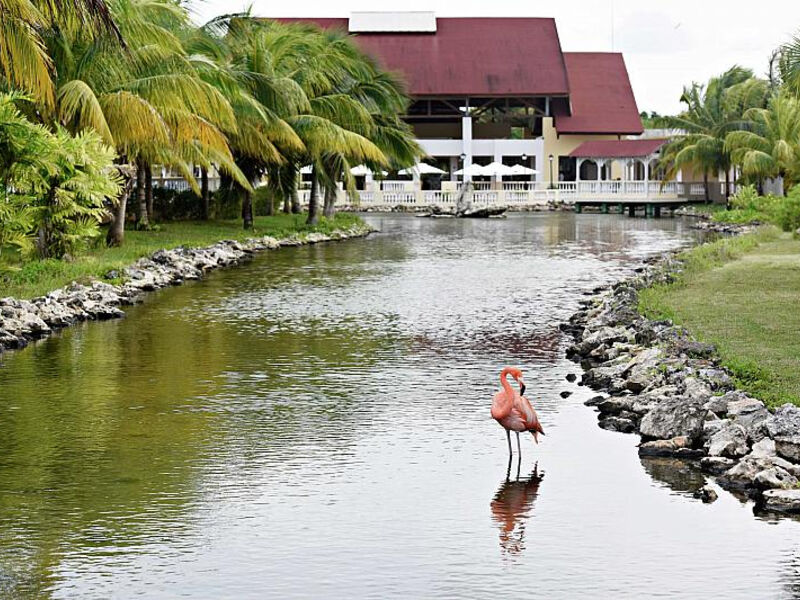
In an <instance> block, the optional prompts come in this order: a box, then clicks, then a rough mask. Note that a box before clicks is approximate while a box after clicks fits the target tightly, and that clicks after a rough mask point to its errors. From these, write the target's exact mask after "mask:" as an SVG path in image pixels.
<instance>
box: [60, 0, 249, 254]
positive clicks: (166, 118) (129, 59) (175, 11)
mask: <svg viewBox="0 0 800 600" xmlns="http://www.w3.org/2000/svg"><path fill="white" fill-rule="evenodd" d="M109 6H110V8H111V10H112V14H114V16H115V19H116V21H117V23H118V24H119V27H120V31H121V32H122V34H123V36H125V37H126V39H128V40H129V43H128V48H127V49H122V48H120V47H118V46H115V47H109V44H108V42H107V41H106V40H103V39H96V38H95V37H93V36H87V35H85V34H84V32H83V30H82V29H81V28H78V27H74V28H64V29H59V30H58V31H57V32H55V33H53V34H52V35H51V36H49V38H48V45H49V47H50V48H51V55H52V57H53V62H54V65H55V67H56V108H55V116H56V119H57V120H58V121H59V122H60V123H62V124H64V125H65V126H67V127H68V128H69V129H70V130H72V131H76V132H77V131H81V130H84V129H93V130H94V131H96V132H97V133H98V134H99V135H100V136H101V137H102V138H103V139H104V140H105V141H106V142H107V143H108V144H110V145H112V146H113V147H115V148H116V149H117V152H118V154H119V155H120V156H121V157H122V161H123V162H126V161H130V162H131V163H133V164H136V166H137V168H138V170H139V172H143V171H144V170H145V169H148V168H149V164H150V163H161V164H165V165H170V166H172V167H174V168H176V169H178V170H179V171H180V172H181V173H182V174H183V175H184V176H185V177H186V178H187V179H188V180H189V182H190V184H191V185H192V187H193V188H194V189H199V188H198V186H197V182H196V181H194V178H193V176H192V170H191V167H190V165H191V164H192V163H194V162H198V161H199V160H206V161H207V160H209V158H210V159H213V161H214V162H215V163H216V164H218V165H220V167H221V168H222V169H225V170H227V171H228V172H229V173H231V174H232V176H234V177H236V178H238V179H239V180H240V181H242V183H243V184H244V185H247V183H246V181H245V180H244V177H243V176H242V175H241V172H240V171H239V169H238V168H237V167H236V165H235V163H234V160H233V156H232V155H231V153H230V149H229V147H228V143H227V139H226V137H225V135H224V134H223V132H222V130H221V128H223V127H224V128H228V129H232V128H234V127H235V119H234V114H233V111H232V109H231V107H230V105H229V103H228V102H227V100H226V99H225V98H224V96H222V94H220V93H219V92H218V90H216V89H215V88H214V87H213V86H212V85H209V84H208V83H206V82H205V81H203V80H202V79H201V78H200V77H198V76H197V73H196V71H195V69H194V67H193V66H192V64H191V63H190V61H189V59H188V57H187V56H186V55H185V53H184V52H183V49H182V47H181V44H180V42H179V40H178V39H177V37H176V36H175V35H174V34H173V29H175V28H179V27H181V26H184V25H185V23H186V12H185V10H183V9H182V8H180V7H178V6H177V5H175V4H173V3H172V2H169V0H112V1H111V2H110V3H109ZM121 173H123V175H126V176H130V175H131V173H130V172H129V170H128V169H122V170H121ZM142 179H144V180H146V177H145V178H142ZM124 189H125V190H127V191H129V190H130V185H127V184H126V185H125V186H124ZM140 189H141V186H140ZM142 198H143V195H140V201H141V200H142ZM126 202H127V197H126V195H125V193H124V192H123V196H122V197H121V198H120V202H119V204H118V206H117V211H116V214H115V224H116V227H112V228H111V230H110V232H109V233H110V239H109V241H110V242H111V243H113V244H120V243H122V237H123V235H124V233H123V232H124V226H123V223H124V219H125V205H126ZM142 204H144V202H142ZM139 219H140V225H141V226H144V227H146V226H148V219H147V210H146V206H141V207H140V209H139Z"/></svg>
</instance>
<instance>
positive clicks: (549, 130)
mask: <svg viewBox="0 0 800 600" xmlns="http://www.w3.org/2000/svg"><path fill="white" fill-rule="evenodd" d="M542 138H543V139H544V165H542V166H543V167H544V168H543V169H541V171H542V176H543V180H544V181H545V182H546V183H548V184H549V183H550V165H549V157H550V155H551V154H552V155H553V179H555V180H556V183H558V159H559V157H560V156H569V154H570V152H572V151H573V150H575V148H577V147H578V146H580V145H581V144H582V143H583V142H589V141H592V140H618V139H622V136H619V135H558V132H557V131H556V128H555V127H554V126H553V118H552V117H545V118H544V119H542ZM611 178H612V179H617V178H620V179H621V178H622V165H621V164H620V163H619V162H615V163H614V164H613V166H612V168H611Z"/></svg>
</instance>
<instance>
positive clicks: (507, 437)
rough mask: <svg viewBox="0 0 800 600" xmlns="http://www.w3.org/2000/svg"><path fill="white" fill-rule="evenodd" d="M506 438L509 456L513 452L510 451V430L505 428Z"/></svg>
mask: <svg viewBox="0 0 800 600" xmlns="http://www.w3.org/2000/svg"><path fill="white" fill-rule="evenodd" d="M506 439H507V440H508V457H509V459H510V458H511V455H512V454H513V452H512V451H511V430H510V429H506Z"/></svg>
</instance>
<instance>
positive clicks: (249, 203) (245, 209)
mask: <svg viewBox="0 0 800 600" xmlns="http://www.w3.org/2000/svg"><path fill="white" fill-rule="evenodd" d="M242 192H243V193H244V196H242V224H243V225H244V228H245V229H252V228H253V193H252V192H251V191H250V190H242Z"/></svg>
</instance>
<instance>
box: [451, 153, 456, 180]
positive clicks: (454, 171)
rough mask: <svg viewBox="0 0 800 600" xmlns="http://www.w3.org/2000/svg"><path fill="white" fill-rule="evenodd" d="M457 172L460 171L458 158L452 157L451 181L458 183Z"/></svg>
mask: <svg viewBox="0 0 800 600" xmlns="http://www.w3.org/2000/svg"><path fill="white" fill-rule="evenodd" d="M456 171H458V157H457V156H451V157H450V181H458V175H456Z"/></svg>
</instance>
